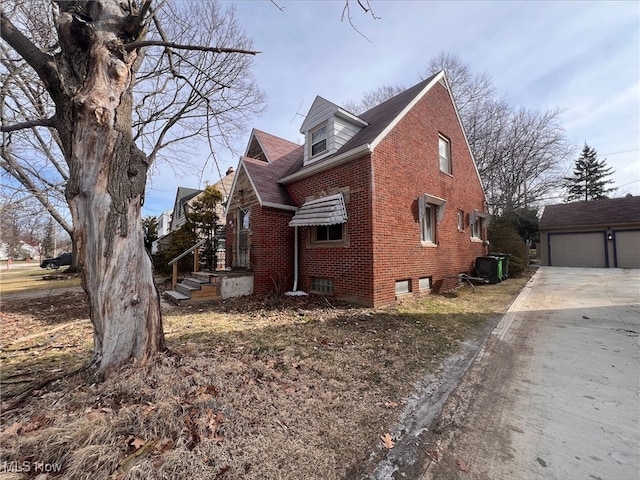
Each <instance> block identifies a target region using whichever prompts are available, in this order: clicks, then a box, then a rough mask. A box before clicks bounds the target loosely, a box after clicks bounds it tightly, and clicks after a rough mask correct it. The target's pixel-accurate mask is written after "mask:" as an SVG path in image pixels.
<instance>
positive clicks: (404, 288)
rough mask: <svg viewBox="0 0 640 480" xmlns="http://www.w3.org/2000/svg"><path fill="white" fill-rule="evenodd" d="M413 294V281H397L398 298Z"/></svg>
mask: <svg viewBox="0 0 640 480" xmlns="http://www.w3.org/2000/svg"><path fill="white" fill-rule="evenodd" d="M407 293H411V280H396V296H397V295H406V294H407Z"/></svg>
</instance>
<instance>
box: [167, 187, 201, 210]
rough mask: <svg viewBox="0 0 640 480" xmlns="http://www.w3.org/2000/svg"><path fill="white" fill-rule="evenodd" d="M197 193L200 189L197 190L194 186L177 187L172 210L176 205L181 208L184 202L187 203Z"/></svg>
mask: <svg viewBox="0 0 640 480" xmlns="http://www.w3.org/2000/svg"><path fill="white" fill-rule="evenodd" d="M199 193H202V190H198V189H196V188H187V187H178V191H177V192H176V201H175V203H174V211H175V207H176V206H178V208H182V206H183V205H184V204H185V203H187V202H188V201H189V200H191V199H192V198H193V197H195V196H196V195H198V194H199Z"/></svg>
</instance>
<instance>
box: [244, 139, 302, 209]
mask: <svg viewBox="0 0 640 480" xmlns="http://www.w3.org/2000/svg"><path fill="white" fill-rule="evenodd" d="M303 152H304V146H302V145H297V146H296V149H295V150H292V151H290V152H289V153H287V154H286V155H284V156H282V157H280V158H278V159H276V160H274V161H273V162H271V163H265V162H261V161H260V160H256V159H254V158H248V157H244V158H242V159H241V164H242V165H244V167H245V169H246V171H247V174H248V175H249V178H250V179H251V183H252V185H253V188H254V189H255V191H256V195H257V196H258V201H259V202H260V204H261V205H264V204H266V205H267V206H269V205H270V206H276V205H279V206H286V205H288V206H295V203H294V201H293V199H292V198H291V195H289V192H288V191H287V189H286V187H284V185H281V184H280V183H278V180H280V179H281V178H282V177H283V176H284V175H285V174H286V173H287V172H288V171H289V170H291V169H292V168H296V167H297V168H299V166H301V165H302V159H303Z"/></svg>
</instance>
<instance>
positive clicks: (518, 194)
mask: <svg viewBox="0 0 640 480" xmlns="http://www.w3.org/2000/svg"><path fill="white" fill-rule="evenodd" d="M440 70H444V71H445V73H446V75H447V80H448V81H449V85H450V87H451V92H452V95H453V98H454V100H455V102H456V107H457V109H458V113H459V115H460V119H461V121H462V124H463V126H464V128H465V133H466V135H467V139H468V141H469V146H470V148H471V151H472V153H473V155H474V158H475V160H476V163H477V165H478V170H479V172H480V177H481V178H482V181H483V184H484V186H485V191H486V192H487V197H488V201H489V206H490V209H491V211H492V212H493V213H498V214H499V213H503V212H508V211H513V210H515V209H519V208H525V209H527V208H530V207H532V206H534V205H535V204H536V203H537V202H539V201H540V200H541V199H543V198H545V197H546V196H548V195H549V194H550V193H551V192H554V191H556V190H557V189H558V188H559V187H560V186H561V183H562V178H563V177H562V175H563V172H564V170H565V164H566V162H567V160H568V158H569V156H570V154H571V151H572V146H571V145H569V143H568V142H567V140H566V137H565V135H564V131H563V129H562V125H561V123H560V113H561V112H560V110H558V109H550V110H543V111H537V110H527V109H516V108H514V107H512V106H511V105H510V104H509V103H508V102H507V101H506V100H505V99H504V98H500V97H498V96H497V95H496V91H495V88H494V87H493V83H492V81H491V78H490V77H489V76H488V75H487V74H484V73H483V74H479V75H478V74H474V73H473V72H472V71H471V70H470V68H469V66H468V65H466V64H465V63H463V62H462V61H461V60H460V59H459V58H458V57H457V56H455V55H452V54H448V53H441V54H439V55H438V56H437V57H435V58H434V59H432V60H431V61H430V62H429V65H428V67H427V69H426V71H425V77H427V76H430V75H432V74H434V73H437V72H439V71H440Z"/></svg>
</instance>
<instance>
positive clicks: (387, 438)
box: [380, 433, 396, 450]
mask: <svg viewBox="0 0 640 480" xmlns="http://www.w3.org/2000/svg"><path fill="white" fill-rule="evenodd" d="M380 440H382V443H383V444H384V446H385V448H388V449H389V450H391V449H392V448H393V447H394V446H395V445H396V442H394V441H393V438H392V437H391V434H389V433H385V434H384V435H380Z"/></svg>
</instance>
